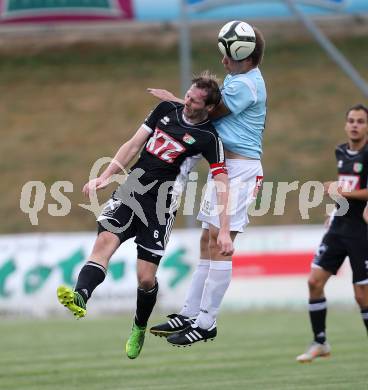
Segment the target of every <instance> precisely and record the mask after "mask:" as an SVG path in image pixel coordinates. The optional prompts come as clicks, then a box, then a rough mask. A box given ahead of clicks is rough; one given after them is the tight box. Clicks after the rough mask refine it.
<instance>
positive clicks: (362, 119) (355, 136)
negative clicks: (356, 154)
mask: <svg viewBox="0 0 368 390" xmlns="http://www.w3.org/2000/svg"><path fill="white" fill-rule="evenodd" d="M345 131H346V134H347V136H348V138H349V140H350V141H352V142H361V141H362V140H364V139H366V138H367V134H368V118H367V113H366V112H365V111H364V110H351V111H350V112H349V113H348V115H347V118H346V124H345Z"/></svg>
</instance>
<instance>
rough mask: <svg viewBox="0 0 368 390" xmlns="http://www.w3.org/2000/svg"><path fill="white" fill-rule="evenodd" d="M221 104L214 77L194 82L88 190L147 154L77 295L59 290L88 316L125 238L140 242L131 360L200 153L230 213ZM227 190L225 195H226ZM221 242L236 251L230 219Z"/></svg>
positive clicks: (101, 227)
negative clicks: (217, 116)
mask: <svg viewBox="0 0 368 390" xmlns="http://www.w3.org/2000/svg"><path fill="white" fill-rule="evenodd" d="M220 99H221V94H220V90H219V87H218V84H217V82H216V80H215V79H214V77H213V76H211V75H210V74H208V73H204V74H203V75H202V76H200V77H197V78H195V79H193V84H192V86H191V87H190V89H189V90H188V91H187V93H186V96H185V101H184V104H179V103H173V102H162V103H160V104H159V105H158V106H157V107H156V108H155V109H154V110H153V111H152V112H151V113H150V115H149V116H148V118H147V119H146V120H145V122H144V124H143V125H142V126H141V127H140V128H139V129H138V131H137V132H136V134H135V135H134V136H133V137H132V138H131V139H130V140H129V141H128V142H126V143H125V144H124V145H122V146H121V147H120V149H119V151H118V152H117V154H116V155H115V157H114V159H113V161H112V162H111V163H110V165H109V166H108V167H107V168H106V170H105V171H104V172H103V173H102V174H101V176H100V177H98V178H97V179H93V180H91V181H89V182H88V183H87V184H86V185H85V186H84V188H83V192H84V194H85V195H87V196H88V195H90V194H91V193H92V191H94V190H99V189H101V188H105V187H106V186H107V184H108V182H109V179H110V178H111V177H112V175H114V174H116V173H118V172H120V171H122V170H124V168H125V167H126V166H127V165H128V164H129V163H130V162H131V160H132V159H133V158H134V156H135V155H136V154H137V153H138V152H139V151H140V150H141V149H142V147H143V149H142V151H141V154H140V157H139V159H138V161H137V162H136V164H135V165H134V166H133V167H132V168H131V171H130V173H129V175H128V176H127V178H126V180H125V182H124V183H123V184H122V185H121V186H119V188H118V189H117V190H116V191H115V192H114V193H113V195H112V197H111V199H110V201H109V202H108V203H107V205H106V206H105V208H104V210H103V211H102V214H101V215H100V217H99V218H98V220H97V221H98V233H99V234H98V236H97V238H96V241H95V245H94V248H93V250H92V254H91V255H90V257H89V259H88V261H87V263H86V264H85V265H84V267H83V268H82V270H81V272H80V274H79V277H78V281H77V284H76V286H75V290H74V291H73V290H72V289H70V288H69V287H66V286H60V287H59V288H58V291H57V293H58V299H59V301H60V303H62V304H63V305H64V306H66V307H67V308H68V309H69V310H71V311H72V312H73V314H74V315H75V316H76V317H78V318H79V317H83V316H84V315H85V314H86V303H87V300H88V299H89V298H90V297H91V294H92V292H93V290H94V289H95V288H96V287H97V286H98V285H99V284H100V283H102V282H103V280H104V278H105V275H106V269H107V266H108V263H109V260H110V258H111V256H112V255H113V253H114V252H115V251H116V250H117V249H118V247H119V246H120V245H121V244H122V243H123V242H124V241H126V240H127V239H129V238H131V237H135V243H136V244H137V278H138V289H137V307H136V313H135V319H134V323H133V327H132V332H131V334H130V337H129V339H128V341H127V343H126V353H127V355H128V357H129V358H130V359H135V358H136V357H138V355H139V353H140V351H141V349H142V346H143V342H144V336H145V330H146V326H147V322H148V318H149V316H150V315H151V312H152V310H153V307H154V305H155V303H156V297H157V292H158V282H157V279H156V271H157V267H158V265H159V262H160V259H161V257H162V256H163V255H164V250H165V246H166V244H167V241H168V239H169V236H170V233H171V229H172V226H173V223H174V220H175V215H176V210H177V207H178V205H177V201H178V196H179V191H178V188H180V187H182V183H180V181H181V180H182V178H183V177H186V176H187V174H188V172H187V170H188V168H187V162H188V158H190V157H192V156H196V155H198V154H202V155H203V156H204V158H205V159H206V160H207V161H208V163H209V164H210V169H211V172H212V175H213V177H214V180H215V181H217V182H219V183H221V184H222V189H221V191H222V192H221V191H219V192H218V203H219V205H222V206H223V208H222V209H223V210H226V206H227V200H228V191H227V173H226V167H225V161H224V152H223V148H222V143H221V140H220V138H219V137H218V135H217V132H216V130H215V128H214V127H213V126H212V124H211V123H210V121H209V120H208V113H209V112H210V111H211V110H212V109H213V108H214V107H215V106H216V104H218V102H219V101H220ZM224 189H225V190H224ZM220 219H221V228H220V235H219V238H218V240H217V243H214V245H218V247H219V249H220V250H221V251H222V252H223V253H224V255H230V254H232V252H233V245H232V240H231V238H230V233H229V222H228V217H227V215H226V213H225V211H223V212H222V213H221V215H220Z"/></svg>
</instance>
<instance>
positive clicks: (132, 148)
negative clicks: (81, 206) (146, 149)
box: [83, 126, 149, 196]
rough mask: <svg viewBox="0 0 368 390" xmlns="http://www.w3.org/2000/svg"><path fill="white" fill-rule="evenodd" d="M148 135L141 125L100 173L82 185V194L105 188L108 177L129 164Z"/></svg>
mask: <svg viewBox="0 0 368 390" xmlns="http://www.w3.org/2000/svg"><path fill="white" fill-rule="evenodd" d="M148 137H149V132H148V131H147V130H146V129H145V128H144V127H143V126H141V127H140V128H139V129H138V130H137V132H136V133H135V134H134V136H133V137H132V138H131V139H130V140H129V141H127V142H125V143H124V144H123V145H122V146H121V147H120V148H119V150H118V151H117V153H116V155H115V157H114V158H113V160H112V161H111V163H110V164H109V166H108V167H107V168H106V169H105V170H104V171H103V172H102V174H101V175H100V176H99V177H98V178H96V179H92V180H90V181H89V182H88V183H86V184H85V185H84V187H83V194H84V195H85V196H89V194H90V192H91V191H93V190H101V189H103V188H106V187H107V186H108V185H109V183H110V180H109V179H110V178H111V177H112V176H113V175H114V174H117V173H119V172H121V171H122V170H123V169H124V167H126V166H128V165H129V163H130V162H131V161H132V159H133V158H134V157H135V156H136V154H137V153H138V152H139V151H140V150H141V148H142V146H143V145H144V143H145V142H146V141H147V138H148Z"/></svg>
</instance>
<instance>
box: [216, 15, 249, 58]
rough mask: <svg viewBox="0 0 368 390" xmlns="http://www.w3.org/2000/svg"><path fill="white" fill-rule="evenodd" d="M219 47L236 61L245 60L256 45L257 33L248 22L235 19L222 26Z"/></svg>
mask: <svg viewBox="0 0 368 390" xmlns="http://www.w3.org/2000/svg"><path fill="white" fill-rule="evenodd" d="M218 47H219V49H220V52H221V53H222V54H223V55H225V56H227V57H229V58H232V59H233V60H235V61H240V60H244V59H246V58H247V57H249V55H250V54H252V52H253V50H254V48H255V47H256V34H255V33H254V30H253V28H252V26H250V25H249V24H248V23H245V22H241V21H239V20H233V21H232V22H228V23H226V24H225V25H224V26H223V27H222V28H221V30H220V32H219V35H218Z"/></svg>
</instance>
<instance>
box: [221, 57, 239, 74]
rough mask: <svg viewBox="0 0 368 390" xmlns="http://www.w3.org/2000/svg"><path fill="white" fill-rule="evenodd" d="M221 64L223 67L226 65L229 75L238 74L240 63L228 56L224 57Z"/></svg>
mask: <svg viewBox="0 0 368 390" xmlns="http://www.w3.org/2000/svg"><path fill="white" fill-rule="evenodd" d="M221 62H222V65H224V68H225V70H226V71H227V73H237V71H238V67H239V62H238V61H234V60H233V59H231V58H230V57H228V56H223V57H222V61H221Z"/></svg>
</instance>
